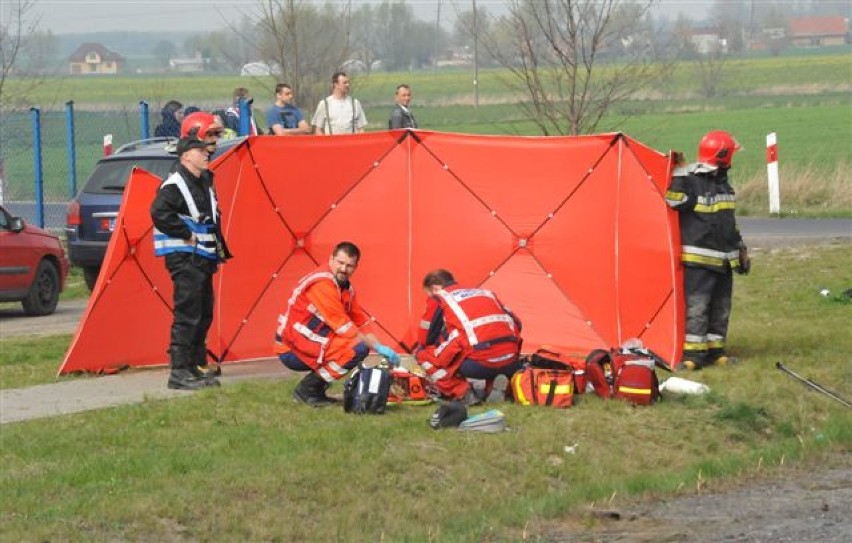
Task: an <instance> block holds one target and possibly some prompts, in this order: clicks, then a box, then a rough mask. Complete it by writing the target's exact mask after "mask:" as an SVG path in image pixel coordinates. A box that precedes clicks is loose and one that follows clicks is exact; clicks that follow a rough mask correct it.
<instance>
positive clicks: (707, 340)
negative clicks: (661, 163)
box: [666, 130, 751, 370]
mask: <svg viewBox="0 0 852 543" xmlns="http://www.w3.org/2000/svg"><path fill="white" fill-rule="evenodd" d="M739 149H740V145H739V144H738V143H737V141H736V140H735V139H734V138H733V137H732V136H731V135H730V134H729V133H727V132H724V131H722V130H714V131H712V132H708V133H707V134H706V135H705V136H704V137H703V138H702V139H701V142H700V143H699V144H698V162H697V163H694V164H690V165H688V166H685V167H680V168H677V169H675V171H674V173H673V175H672V182H671V185H670V186H669V189H668V191H667V192H666V201H667V203H668V204H669V206H671V207H672V208H673V209H675V210H676V211H678V213H679V215H680V237H681V243H682V246H681V261H682V262H683V270H684V273H683V282H684V288H683V290H684V296H685V298H686V337H685V338H684V344H683V359H682V361H681V364H679V365H678V369H689V370H698V369H701V368H703V367H706V366H713V365H716V366H724V365H726V364H728V363H730V362H734V361H735V359H734V358H733V357H729V356H728V355H727V353H726V350H725V339H726V336H727V334H728V321H729V319H730V316H731V295H732V293H733V284H734V280H733V273H732V271H736V272H737V273H740V274H746V273H748V272H749V269H750V267H751V266H750V261H749V257H748V250H747V249H746V245H745V243H743V238H742V236H741V235H740V231H739V230H738V229H737V221H736V217H735V210H736V196H735V195H734V189H733V188H732V187H731V185H730V183H728V171H729V170H730V168H731V160H732V159H733V156H734V153H736V152H737V151H738V150H739Z"/></svg>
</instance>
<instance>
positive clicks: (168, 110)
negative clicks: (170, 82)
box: [154, 100, 184, 139]
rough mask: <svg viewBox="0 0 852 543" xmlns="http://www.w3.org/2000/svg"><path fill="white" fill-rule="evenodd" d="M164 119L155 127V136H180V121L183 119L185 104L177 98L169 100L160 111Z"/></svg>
mask: <svg viewBox="0 0 852 543" xmlns="http://www.w3.org/2000/svg"><path fill="white" fill-rule="evenodd" d="M160 114H161V115H162V116H163V120H162V122H161V123H160V124H158V125H157V126H156V128H154V136H156V137H158V138H175V139H177V138H179V137H180V123H181V121H182V120H183V115H184V113H183V104H181V103H180V102H178V101H177V100H169V101H168V102H166V105H164V106H163V110H162V111H161V112H160Z"/></svg>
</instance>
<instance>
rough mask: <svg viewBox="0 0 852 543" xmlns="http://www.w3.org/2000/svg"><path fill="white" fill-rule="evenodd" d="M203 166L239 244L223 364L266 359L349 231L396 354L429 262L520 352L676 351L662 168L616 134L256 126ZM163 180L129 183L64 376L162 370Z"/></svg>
mask: <svg viewBox="0 0 852 543" xmlns="http://www.w3.org/2000/svg"><path fill="white" fill-rule="evenodd" d="M211 168H212V169H213V170H214V172H215V175H216V188H217V191H218V195H219V203H220V208H221V210H222V225H223V230H224V232H225V236H226V239H227V240H228V245H229V247H230V248H231V250H232V252H233V254H234V258H233V259H232V260H230V261H229V262H228V263H226V264H225V265H223V266H222V267H221V268H220V271H219V272H218V273H217V274H216V276H215V279H214V288H215V290H216V315H215V319H214V322H213V325H212V327H211V329H210V333H209V335H208V349H209V350H210V351H211V352H212V353H214V354H215V355H216V356H217V357H218V358H219V359H220V360H222V361H226V362H227V361H236V360H246V359H251V358H260V357H269V356H272V341H273V337H274V332H275V326H276V320H277V316H278V313H279V312H280V311H281V310H282V309H283V307H284V305H285V304H286V300H287V296H288V295H289V292H290V289H292V287H293V286H294V285H295V283H296V281H297V280H298V279H299V278H300V277H301V276H302V275H304V274H305V273H307V272H308V271H310V270H312V269H313V268H314V267H316V266H317V265H320V264H325V263H326V262H327V261H328V258H329V256H330V252H331V250H332V248H333V247H334V246H335V245H336V244H337V243H338V242H339V241H343V240H349V241H352V242H354V243H356V244H357V245H358V246H359V247H360V248H361V251H362V259H361V263H360V266H359V269H358V271H357V273H356V275H355V278H354V284H355V287H356V289H357V290H358V293H359V297H360V298H361V302H362V305H363V306H364V308H365V309H366V310H367V311H368V312H369V313H370V314H371V315H372V316H373V318H374V327H375V331H376V333H377V334H378V335H379V337H380V338H382V339H383V341H386V342H388V343H389V344H391V345H395V346H397V347H398V348H400V349H402V345H404V344H405V340H406V338H410V334H411V331H412V330H413V329H414V327H416V325H417V322H418V321H419V317H420V314H421V312H422V311H423V308H424V303H425V298H424V294H423V292H422V289H421V286H420V284H421V281H422V278H423V276H424V275H425V274H426V273H427V272H428V271H430V270H432V269H435V268H438V267H441V268H447V269H449V270H451V271H452V272H453V273H454V274H455V275H456V277H457V279H458V280H459V282H460V283H461V284H464V285H472V286H483V287H485V288H490V289H492V290H494V291H495V292H496V293H497V294H498V296H499V297H500V298H501V299H502V300H503V302H504V303H505V304H506V305H508V306H509V307H510V308H511V309H512V310H513V311H514V312H515V313H517V314H518V316H519V317H520V318H521V320H522V321H523V324H524V327H523V336H524V340H525V342H524V351H532V350H534V349H535V348H537V347H538V346H540V345H543V344H547V345H551V346H555V347H561V348H564V349H567V350H571V351H573V352H578V353H585V352H588V351H590V350H592V349H595V348H602V347H603V348H605V347H612V346H618V345H621V344H622V343H623V342H624V341H625V340H626V339H629V338H633V337H638V338H640V339H642V340H643V341H644V342H645V344H646V346H648V347H649V348H651V349H653V350H654V351H655V352H656V353H657V354H659V355H660V356H661V357H662V358H663V359H665V360H666V361H668V362H669V363H673V362H676V361H677V360H679V358H680V349H681V341H682V333H683V324H682V323H683V308H682V306H683V302H682V289H681V278H680V265H679V246H678V243H677V222H676V215H675V214H674V213H673V212H672V211H670V210H669V209H668V207H667V206H666V204H665V200H664V198H663V194H664V192H665V189H666V186H667V184H668V180H669V175H670V171H671V164H670V161H669V159H668V157H667V156H665V155H663V154H661V153H659V152H657V151H654V150H653V149H650V148H648V147H646V146H644V145H642V144H640V143H639V142H636V141H635V140H632V139H630V138H629V137H627V136H624V135H622V134H602V135H595V136H579V137H558V138H553V137H512V136H468V135H460V134H444V133H436V132H423V131H389V132H375V133H369V134H359V135H352V136H336V137H333V138H325V137H316V138H314V137H304V138H273V137H252V138H249V139H247V140H246V141H245V142H243V143H242V144H240V145H239V146H237V147H236V148H234V149H233V150H231V151H230V152H229V153H227V154H225V155H223V156H222V157H220V158H219V159H218V160H217V161H216V162H215V163H214V164H213V165H212V166H211ZM159 182H160V180H159V179H158V178H156V177H154V176H152V175H151V174H148V173H147V172H144V171H141V170H137V171H134V173H133V175H132V176H131V180H130V182H129V183H128V188H127V190H126V191H125V200H124V202H123V204H122V207H121V210H120V212H119V216H118V219H117V221H116V230H115V233H114V235H113V236H112V239H111V241H110V246H109V249H108V251H107V255H106V259H105V261H104V265H103V268H102V272H101V276H100V277H99V279H98V283H97V285H96V286H95V289H94V291H93V292H92V296H91V298H90V301H89V307H88V308H87V310H86V313H85V314H84V318H83V320H82V321H81V323H80V326H79V328H78V330H77V334H76V337H75V338H74V341H73V342H72V344H71V347H70V348H69V350H68V353H67V354H66V357H65V361H64V362H63V364H62V367H61V368H60V370H59V371H60V373H67V372H72V371H80V370H85V371H109V370H112V369H114V368H119V367H124V366H146V365H161V364H166V363H168V355H167V352H166V351H167V347H168V342H169V328H170V324H171V306H172V303H171V302H172V301H171V296H172V291H171V282H170V280H169V277H168V274H167V273H166V270H165V265H164V263H163V262H162V261H161V259H158V258H156V257H154V253H153V242H152V238H151V236H152V225H151V219H150V216H149V208H150V205H151V202H152V201H153V198H154V196H155V194H156V190H157V187H158V186H159Z"/></svg>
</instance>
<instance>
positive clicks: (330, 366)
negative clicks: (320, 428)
mask: <svg viewBox="0 0 852 543" xmlns="http://www.w3.org/2000/svg"><path fill="white" fill-rule="evenodd" d="M360 258H361V251H360V250H359V249H358V247H357V246H356V245H355V244H354V243H351V242H348V241H344V242H341V243H339V244H338V245H337V246H336V247H335V248H334V250H333V251H332V253H331V257H330V258H329V260H328V265H327V266H321V267H319V268H317V269H316V270H314V271H313V272H311V273H309V274H308V275H306V276H304V277H302V278H301V279H300V280H299V282H298V284H297V285H296V287H295V288H294V289H293V291H292V293H291V295H290V297H289V299H288V301H287V309H286V310H285V312H284V313H282V314H281V315H279V317H278V329H277V331H276V333H275V352H276V353H277V354H278V358H279V360H281V363H282V364H284V366H286V367H287V368H289V369H291V370H293V371H300V372H308V374H307V375H306V376H305V377H304V378H303V379H302V380H301V381H300V382H299V384H298V386H297V387H296V390H294V391H293V398H294V399H295V400H296V401H299V402H301V403H305V404H307V405H310V406H313V407H324V406H327V405H330V404H332V403H334V402H335V401H336V400H335V399H334V398H331V397H329V396H328V395H326V390H328V387H329V386H330V385H331V383H333V382H334V381H337V380H339V379H342V378H343V377H344V376H345V375H346V373H347V372H348V371H349V370H351V369H352V368H354V367H355V366H356V365H358V363H360V362H361V361H362V360H364V358H366V356H367V354H369V352H370V349H373V350H375V351H376V352H377V353H378V354H380V355H382V356H383V357H385V358H386V359H387V360H388V361H389V362H390V363H391V364H393V365H399V362H400V358H399V355H398V354H397V353H395V352H394V351H393V350H392V349H391V348H390V347H388V346H386V345H382V344H381V343H380V342H379V340H378V339H377V338H376V336H375V335H373V334H372V333H371V332H369V331H368V330H367V327H368V325H369V323H370V316H369V315H367V313H366V312H365V311H364V310H363V309H361V306H360V305H359V304H358V298H357V297H356V295H355V288H354V287H353V286H352V283H351V281H350V279H351V277H352V274H354V273H355V270H356V269H357V268H358V262H359V260H360Z"/></svg>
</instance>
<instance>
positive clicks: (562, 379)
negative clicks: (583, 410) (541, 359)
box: [512, 366, 574, 408]
mask: <svg viewBox="0 0 852 543" xmlns="http://www.w3.org/2000/svg"><path fill="white" fill-rule="evenodd" d="M512 396H514V398H515V402H517V403H519V404H521V405H547V406H550V407H562V408H565V407H571V406H572V405H573V404H574V372H572V371H571V370H559V369H545V368H533V367H529V366H528V367H526V368H524V369H523V370H521V371H519V372H518V373H516V374H515V375H513V376H512Z"/></svg>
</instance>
